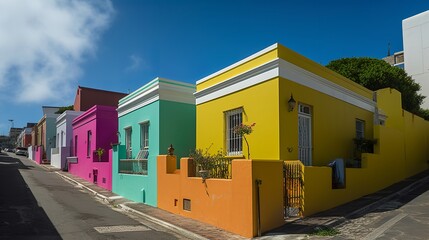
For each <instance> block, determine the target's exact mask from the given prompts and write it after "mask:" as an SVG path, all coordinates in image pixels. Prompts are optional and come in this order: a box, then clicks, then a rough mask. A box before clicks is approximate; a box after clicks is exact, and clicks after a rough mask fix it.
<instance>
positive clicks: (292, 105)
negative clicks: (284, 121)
mask: <svg viewBox="0 0 429 240" xmlns="http://www.w3.org/2000/svg"><path fill="white" fill-rule="evenodd" d="M287 104H288V105H289V112H292V111H293V109H294V108H295V106H296V101H295V99H293V95H292V94H290V99H289V101H288V102H287Z"/></svg>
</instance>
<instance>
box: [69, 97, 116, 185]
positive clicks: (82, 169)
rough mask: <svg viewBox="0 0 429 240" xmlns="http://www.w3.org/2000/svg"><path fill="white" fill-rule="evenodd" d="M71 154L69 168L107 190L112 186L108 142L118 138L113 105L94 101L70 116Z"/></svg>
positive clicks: (70, 170)
mask: <svg viewBox="0 0 429 240" xmlns="http://www.w3.org/2000/svg"><path fill="white" fill-rule="evenodd" d="M72 126H73V147H72V148H73V149H72V153H73V154H72V155H73V157H68V158H67V160H68V165H69V166H68V171H69V172H70V173H71V174H73V175H76V176H78V177H80V178H83V179H85V180H87V181H90V182H93V183H96V184H97V185H98V186H100V187H102V188H105V189H107V190H111V189H112V163H111V160H110V159H111V158H110V156H109V152H110V151H109V150H110V149H111V144H112V143H115V142H117V139H118V138H117V135H116V133H117V131H118V113H117V111H116V107H112V106H101V105H95V106H93V107H92V108H90V109H88V110H87V111H86V112H85V113H83V114H82V115H80V116H79V117H76V118H75V119H74V120H73V124H72Z"/></svg>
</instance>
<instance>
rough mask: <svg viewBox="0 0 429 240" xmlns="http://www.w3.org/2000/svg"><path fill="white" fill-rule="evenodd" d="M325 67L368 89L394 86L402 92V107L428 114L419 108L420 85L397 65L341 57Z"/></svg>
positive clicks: (420, 99) (373, 60)
mask: <svg viewBox="0 0 429 240" xmlns="http://www.w3.org/2000/svg"><path fill="white" fill-rule="evenodd" d="M326 67H327V68H329V69H331V70H333V71H335V72H337V73H339V74H341V75H343V76H345V77H347V78H349V79H351V80H353V81H354V82H356V83H359V84H360V85H362V86H364V87H366V88H368V89H370V90H373V91H375V90H378V89H382V88H387V87H390V88H394V89H396V90H398V91H399V92H401V94H402V108H403V109H405V110H407V111H409V112H411V113H414V114H417V115H419V116H422V117H426V116H428V114H427V113H426V114H425V110H423V109H421V108H420V105H421V104H422V102H423V99H424V98H425V96H423V95H421V94H419V93H418V91H419V90H420V85H419V84H418V83H416V82H414V80H413V79H412V78H411V77H410V76H408V75H407V73H406V72H405V71H404V70H403V69H401V68H398V67H393V66H390V64H388V63H387V62H385V61H383V60H380V59H375V58H366V57H365V58H342V59H338V60H333V61H331V62H330V63H328V65H326Z"/></svg>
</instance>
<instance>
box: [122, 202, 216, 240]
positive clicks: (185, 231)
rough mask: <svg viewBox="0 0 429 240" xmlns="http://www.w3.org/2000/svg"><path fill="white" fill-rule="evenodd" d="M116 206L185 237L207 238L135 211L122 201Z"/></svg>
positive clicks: (205, 239)
mask: <svg viewBox="0 0 429 240" xmlns="http://www.w3.org/2000/svg"><path fill="white" fill-rule="evenodd" d="M118 206H119V207H120V208H121V209H123V210H125V211H127V212H133V213H136V214H138V215H141V216H142V217H144V218H146V219H147V220H148V221H150V222H153V223H156V224H158V225H161V226H163V227H165V228H168V229H170V230H172V231H174V232H176V233H180V234H181V235H185V236H186V237H190V238H192V239H201V240H209V239H208V238H205V237H203V236H201V235H199V234H197V233H194V232H191V231H188V230H186V229H183V228H181V227H178V226H176V225H173V224H171V223H168V222H165V221H163V220H161V219H158V218H155V217H152V216H150V215H148V214H146V213H142V212H140V211H137V210H135V209H133V208H130V207H128V206H126V205H125V204H124V203H121V204H118Z"/></svg>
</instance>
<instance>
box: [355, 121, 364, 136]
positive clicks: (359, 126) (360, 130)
mask: <svg viewBox="0 0 429 240" xmlns="http://www.w3.org/2000/svg"><path fill="white" fill-rule="evenodd" d="M356 138H357V139H362V138H365V121H363V120H360V119H356Z"/></svg>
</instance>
